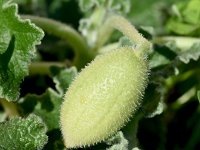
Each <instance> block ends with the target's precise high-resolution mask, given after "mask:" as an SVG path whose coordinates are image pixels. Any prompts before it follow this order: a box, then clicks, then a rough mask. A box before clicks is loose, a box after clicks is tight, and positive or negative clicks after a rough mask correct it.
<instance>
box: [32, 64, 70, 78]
mask: <svg viewBox="0 0 200 150" xmlns="http://www.w3.org/2000/svg"><path fill="white" fill-rule="evenodd" d="M51 66H57V67H66V66H67V64H66V63H62V62H33V63H32V64H31V65H30V66H29V74H30V75H35V74H40V75H50V67H51Z"/></svg>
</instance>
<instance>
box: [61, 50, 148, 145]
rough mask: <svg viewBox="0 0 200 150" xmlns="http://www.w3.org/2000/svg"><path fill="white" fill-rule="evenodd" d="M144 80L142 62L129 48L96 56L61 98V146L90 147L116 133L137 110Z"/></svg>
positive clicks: (144, 84)
mask: <svg viewBox="0 0 200 150" xmlns="http://www.w3.org/2000/svg"><path fill="white" fill-rule="evenodd" d="M147 78H148V67H147V63H146V61H145V60H143V59H142V58H139V56H136V54H135V52H134V51H133V49H131V48H120V49H117V50H114V51H111V52H108V53H106V54H104V55H101V56H98V57H97V58H96V59H95V60H94V61H93V62H92V63H91V64H90V65H89V66H87V67H86V68H85V69H83V70H82V71H81V72H80V74H79V75H78V76H77V78H76V79H75V80H74V82H73V83H72V84H71V86H70V87H69V89H68V91H67V93H66V95H65V98H64V102H63V104H62V107H61V117H60V119H61V122H60V123H61V130H62V134H63V137H64V143H65V146H66V147H67V148H75V147H83V146H88V145H93V144H95V143H97V142H100V141H102V140H105V139H106V138H108V137H109V136H110V135H112V134H114V133H115V132H117V131H118V130H119V129H120V128H121V127H122V126H124V125H125V123H126V122H127V121H128V120H129V118H130V117H131V116H132V115H133V114H134V113H135V112H136V110H137V109H138V107H139V106H140V103H141V98H142V95H143V93H144V89H145V87H146V84H147ZM133 119H134V118H133Z"/></svg>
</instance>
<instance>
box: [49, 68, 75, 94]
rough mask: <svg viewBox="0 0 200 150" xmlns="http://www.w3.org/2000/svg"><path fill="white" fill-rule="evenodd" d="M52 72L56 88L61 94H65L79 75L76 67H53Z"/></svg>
mask: <svg viewBox="0 0 200 150" xmlns="http://www.w3.org/2000/svg"><path fill="white" fill-rule="evenodd" d="M51 74H52V76H53V81H54V83H55V84H56V89H57V90H58V92H59V93H60V95H64V93H65V92H66V90H67V88H68V87H69V85H70V83H71V82H72V80H73V79H74V77H75V76H76V75H77V69H76V68H75V67H72V68H69V69H62V68H58V67H51Z"/></svg>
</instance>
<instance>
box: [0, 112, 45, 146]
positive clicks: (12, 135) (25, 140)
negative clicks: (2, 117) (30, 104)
mask: <svg viewBox="0 0 200 150" xmlns="http://www.w3.org/2000/svg"><path fill="white" fill-rule="evenodd" d="M46 130H47V129H46V126H45V124H44V123H43V122H42V120H41V119H40V118H39V117H37V116H35V115H30V116H28V117H27V118H26V119H22V118H13V119H11V120H10V121H7V122H2V123H0V149H2V150H17V149H19V150H27V149H28V150H35V149H41V148H42V147H43V146H44V145H45V144H46V143H47V139H48V138H47V136H46V135H45V133H46Z"/></svg>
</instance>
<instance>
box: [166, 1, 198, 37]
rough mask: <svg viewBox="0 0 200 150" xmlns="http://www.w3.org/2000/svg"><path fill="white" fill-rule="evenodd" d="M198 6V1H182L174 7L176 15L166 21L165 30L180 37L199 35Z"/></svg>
mask: <svg viewBox="0 0 200 150" xmlns="http://www.w3.org/2000/svg"><path fill="white" fill-rule="evenodd" d="M199 5H200V1H199V0H190V1H185V2H183V1H182V2H180V3H178V4H176V5H174V6H173V7H174V9H175V10H176V13H174V14H175V15H173V16H172V17H171V18H170V19H169V20H168V22H167V29H168V30H169V31H171V32H174V33H176V34H180V35H199V29H200V25H199V23H200V9H199ZM177 14H179V15H177Z"/></svg>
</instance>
